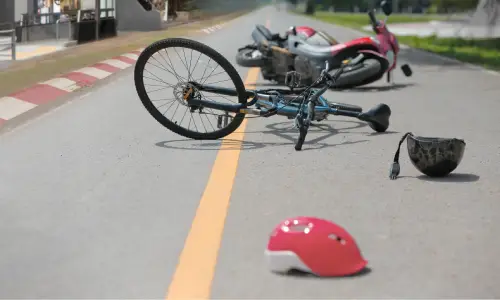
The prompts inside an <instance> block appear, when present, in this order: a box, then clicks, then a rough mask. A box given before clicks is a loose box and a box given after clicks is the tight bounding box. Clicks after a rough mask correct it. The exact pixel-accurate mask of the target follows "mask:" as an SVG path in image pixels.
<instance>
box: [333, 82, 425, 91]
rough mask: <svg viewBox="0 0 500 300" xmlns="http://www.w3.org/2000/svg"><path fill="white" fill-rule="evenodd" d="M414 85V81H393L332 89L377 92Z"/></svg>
mask: <svg viewBox="0 0 500 300" xmlns="http://www.w3.org/2000/svg"><path fill="white" fill-rule="evenodd" d="M415 85H416V84H415V83H395V84H385V85H376V86H371V85H370V86H360V87H356V88H352V89H348V90H340V89H339V90H333V91H339V92H342V91H345V92H362V93H366V92H370V93H373V92H377V93H378V92H389V91H397V90H401V89H404V88H407V87H412V86H415Z"/></svg>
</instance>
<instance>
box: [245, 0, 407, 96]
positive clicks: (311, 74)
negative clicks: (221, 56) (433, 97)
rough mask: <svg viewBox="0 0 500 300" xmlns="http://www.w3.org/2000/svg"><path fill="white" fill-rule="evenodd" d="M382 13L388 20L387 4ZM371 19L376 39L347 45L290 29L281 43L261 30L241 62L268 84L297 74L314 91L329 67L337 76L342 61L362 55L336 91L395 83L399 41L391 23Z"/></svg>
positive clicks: (319, 33)
mask: <svg viewBox="0 0 500 300" xmlns="http://www.w3.org/2000/svg"><path fill="white" fill-rule="evenodd" d="M382 11H383V12H384V14H385V15H386V16H389V15H390V14H391V13H392V4H391V3H390V2H389V1H383V2H382ZM368 15H369V17H370V21H371V24H372V27H373V30H374V31H375V33H376V37H362V38H357V39H354V40H352V41H349V42H346V43H338V42H337V41H336V40H335V39H334V38H332V37H331V36H329V35H328V34H327V33H326V32H324V31H319V30H315V29H313V28H310V27H307V26H300V27H291V28H290V29H289V30H288V31H287V32H286V35H285V37H281V36H280V35H279V34H272V33H271V32H270V31H269V29H267V28H266V27H264V26H262V25H257V26H256V28H255V29H254V31H253V32H252V38H253V40H254V44H252V45H248V46H245V47H243V48H240V49H238V54H237V56H236V62H237V63H238V64H239V65H241V66H244V67H260V68H261V72H262V75H263V77H264V79H266V80H273V81H276V82H277V83H278V84H285V83H286V78H287V75H286V74H287V73H289V72H294V73H295V74H296V75H298V76H299V77H300V83H301V84H302V85H310V84H312V83H313V82H314V81H315V80H316V79H317V78H318V77H319V76H320V74H321V70H322V69H323V67H324V65H325V61H327V62H328V64H329V66H331V67H330V71H329V72H330V73H334V72H335V71H336V69H338V68H339V67H340V65H341V64H342V61H344V60H346V59H352V58H354V57H358V56H359V54H363V59H362V60H361V61H359V63H358V64H356V65H353V66H350V67H348V68H345V69H344V71H343V73H342V75H340V77H339V78H338V79H337V81H336V84H335V86H334V88H338V89H345V88H353V87H358V86H362V85H367V84H370V83H373V82H375V81H377V80H379V79H381V78H382V77H383V76H384V74H387V80H388V81H391V72H392V71H393V70H394V69H395V68H396V66H397V56H398V53H399V50H400V49H399V44H398V41H397V38H396V36H395V35H394V34H392V33H391V32H390V31H389V30H388V28H387V26H386V21H378V20H377V19H376V18H375V13H374V12H373V11H370V12H369V13H368ZM386 20H387V18H386ZM401 69H402V71H403V73H404V74H405V75H406V76H411V75H412V71H411V68H410V66H409V65H403V66H402V67H401Z"/></svg>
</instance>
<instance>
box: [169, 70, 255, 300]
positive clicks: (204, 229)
mask: <svg viewBox="0 0 500 300" xmlns="http://www.w3.org/2000/svg"><path fill="white" fill-rule="evenodd" d="M259 71H260V69H259V68H252V69H250V70H249V71H248V74H247V78H246V80H245V85H246V87H247V88H249V89H250V88H255V86H252V85H249V83H250V82H255V81H256V80H257V78H258V76H259ZM246 125H247V119H245V120H244V121H243V123H242V124H241V126H240V127H239V128H238V130H236V131H235V132H233V133H232V134H230V135H228V136H227V137H226V138H225V139H227V140H223V141H222V144H221V148H220V150H219V152H218V154H217V158H216V159H215V163H214V165H213V168H212V173H211V174H210V177H209V179H208V183H207V186H206V188H205V191H204V193H203V196H202V197H201V200H200V204H199V206H198V209H197V211H196V216H195V217H194V220H193V223H192V225H191V230H190V232H189V234H188V237H187V239H186V242H185V244H184V249H183V250H182V253H181V255H180V258H179V262H178V264H177V268H176V270H175V273H174V277H173V279H172V282H171V283H170V287H169V289H168V292H167V296H166V299H195V298H196V299H209V298H210V290H211V287H212V280H213V276H214V272H215V266H216V263H217V255H218V252H219V247H220V243H221V240H222V234H223V231H224V223H225V220H226V215H227V210H228V208H229V201H230V199H231V191H232V189H233V183H234V179H235V177H236V171H237V168H238V160H239V156H240V151H241V145H242V143H243V138H244V136H245V128H246ZM225 150H228V151H225Z"/></svg>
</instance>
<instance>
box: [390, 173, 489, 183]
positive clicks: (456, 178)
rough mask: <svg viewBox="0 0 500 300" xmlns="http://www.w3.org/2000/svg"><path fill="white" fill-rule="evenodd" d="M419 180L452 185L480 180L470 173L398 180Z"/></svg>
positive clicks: (402, 177)
mask: <svg viewBox="0 0 500 300" xmlns="http://www.w3.org/2000/svg"><path fill="white" fill-rule="evenodd" d="M400 178H401V179H408V178H411V179H415V178H416V179H419V180H423V181H431V182H451V183H470V182H476V181H478V180H479V178H480V177H479V176H478V175H476V174H469V173H451V174H450V175H448V176H446V177H429V176H427V175H419V176H398V179H400Z"/></svg>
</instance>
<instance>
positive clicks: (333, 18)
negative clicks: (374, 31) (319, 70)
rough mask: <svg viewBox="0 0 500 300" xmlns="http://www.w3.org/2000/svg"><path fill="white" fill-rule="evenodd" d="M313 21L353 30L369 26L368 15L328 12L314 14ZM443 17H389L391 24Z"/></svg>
mask: <svg viewBox="0 0 500 300" xmlns="http://www.w3.org/2000/svg"><path fill="white" fill-rule="evenodd" d="M376 17H377V19H380V20H383V19H384V18H385V15H383V14H377V15H376ZM314 18H315V19H319V20H321V21H323V22H328V23H334V24H338V25H342V26H345V27H351V28H355V29H361V28H362V27H364V26H367V25H370V24H369V22H370V19H369V18H368V14H365V13H363V14H350V13H330V12H316V14H315V15H314ZM444 19H445V17H444V16H440V15H423V14H422V15H416V14H415V15H410V14H398V15H391V16H390V22H391V23H419V22H429V21H435V20H436V21H439V20H444Z"/></svg>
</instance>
